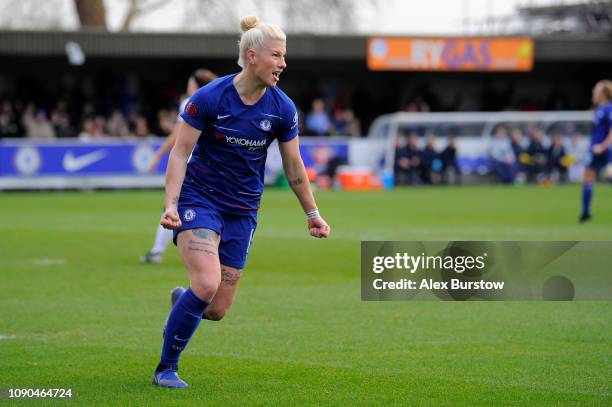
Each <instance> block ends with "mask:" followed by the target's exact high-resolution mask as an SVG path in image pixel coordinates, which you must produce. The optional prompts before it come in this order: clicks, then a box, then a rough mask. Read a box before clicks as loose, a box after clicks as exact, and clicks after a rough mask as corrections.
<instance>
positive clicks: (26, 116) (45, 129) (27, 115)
mask: <svg viewBox="0 0 612 407" xmlns="http://www.w3.org/2000/svg"><path fill="white" fill-rule="evenodd" d="M21 122H22V124H23V127H24V128H25V131H26V133H25V134H26V137H28V138H34V139H45V140H52V139H54V138H55V131H54V130H53V126H52V125H51V122H50V121H49V120H48V119H47V112H45V111H44V110H43V109H38V110H36V112H34V105H33V104H29V105H28V106H27V107H26V109H25V111H24V112H23V116H21Z"/></svg>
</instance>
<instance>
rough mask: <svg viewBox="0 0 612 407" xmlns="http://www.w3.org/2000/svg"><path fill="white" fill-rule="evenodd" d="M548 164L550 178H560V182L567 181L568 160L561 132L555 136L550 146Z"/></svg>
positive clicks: (554, 179) (555, 179)
mask: <svg viewBox="0 0 612 407" xmlns="http://www.w3.org/2000/svg"><path fill="white" fill-rule="evenodd" d="M547 164H548V165H547V173H548V178H549V179H551V180H553V181H557V180H558V181H559V182H560V183H564V182H566V181H567V166H568V162H567V157H566V153H565V147H564V145H563V136H561V134H559V133H556V134H555V135H554V136H553V142H552V144H551V145H550V147H549V148H548V157H547Z"/></svg>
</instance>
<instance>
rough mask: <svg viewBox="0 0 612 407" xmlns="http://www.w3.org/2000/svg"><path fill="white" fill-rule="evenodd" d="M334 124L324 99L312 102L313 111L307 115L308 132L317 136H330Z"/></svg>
mask: <svg viewBox="0 0 612 407" xmlns="http://www.w3.org/2000/svg"><path fill="white" fill-rule="evenodd" d="M331 130H332V123H331V120H330V119H329V116H328V115H327V112H326V111H325V104H324V103H323V100H322V99H319V98H317V99H314V100H313V101H312V110H311V111H310V112H309V113H308V114H307V115H306V131H307V132H308V133H309V134H311V135H315V136H329V134H330V132H331Z"/></svg>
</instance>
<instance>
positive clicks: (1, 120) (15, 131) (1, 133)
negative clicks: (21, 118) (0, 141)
mask: <svg viewBox="0 0 612 407" xmlns="http://www.w3.org/2000/svg"><path fill="white" fill-rule="evenodd" d="M19 136H20V134H19V126H17V123H15V122H13V120H12V117H11V114H10V112H7V111H4V110H2V111H0V138H3V137H7V138H8V137H10V138H13V137H19Z"/></svg>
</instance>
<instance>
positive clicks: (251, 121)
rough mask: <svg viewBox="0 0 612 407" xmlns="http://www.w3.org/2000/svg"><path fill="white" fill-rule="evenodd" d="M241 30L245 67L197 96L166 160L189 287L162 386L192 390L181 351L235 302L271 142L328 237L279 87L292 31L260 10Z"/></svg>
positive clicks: (170, 210) (311, 220)
mask: <svg viewBox="0 0 612 407" xmlns="http://www.w3.org/2000/svg"><path fill="white" fill-rule="evenodd" d="M240 28H241V29H242V31H243V34H242V37H241V39H240V46H239V58H238V65H240V66H241V67H242V71H241V72H240V73H238V74H234V75H229V76H225V77H222V78H219V79H217V80H215V81H213V82H212V83H210V84H208V85H206V86H205V87H203V88H202V89H200V90H198V91H197V92H196V93H195V94H194V95H193V96H192V97H191V99H190V100H189V102H188V103H187V105H186V106H185V110H184V111H183V113H182V114H181V116H182V118H183V120H184V122H182V123H179V124H178V126H179V128H178V138H177V141H176V144H175V145H174V148H173V149H172V152H171V153H170V158H169V162H168V169H167V173H166V199H165V208H166V210H165V212H164V214H163V215H162V218H161V221H160V224H161V225H163V226H164V227H166V228H169V229H174V240H175V243H176V244H177V246H178V248H179V252H180V254H181V257H182V258H183V262H184V263H185V266H186V267H187V271H188V272H189V280H190V283H191V287H190V288H189V289H187V290H186V291H184V292H182V293H181V292H177V291H176V290H174V291H173V301H174V300H176V303H175V304H174V306H173V308H172V311H170V315H169V317H168V321H167V324H166V329H165V332H164V344H163V348H162V354H161V360H160V363H159V365H158V366H157V369H156V371H155V376H154V379H153V383H154V384H157V385H159V386H162V387H179V388H184V387H187V384H186V383H185V382H184V381H183V380H181V379H180V378H179V377H178V374H177V371H178V361H179V356H180V354H181V352H182V351H183V349H184V348H185V346H186V345H187V343H188V342H189V339H190V338H191V336H192V335H193V333H194V332H195V330H196V329H197V327H198V325H199V324H200V320H201V319H202V318H205V319H210V320H215V321H218V320H220V319H221V318H223V316H224V315H225V313H226V312H227V310H228V309H229V308H230V306H231V305H232V301H233V299H234V296H235V294H236V289H237V288H238V281H239V279H240V272H241V270H242V269H243V268H244V266H245V263H246V259H247V255H248V251H249V247H250V245H251V242H252V240H253V234H254V233H255V227H256V226H257V209H258V206H259V201H260V198H261V194H262V192H263V187H264V183H263V179H264V167H265V161H266V154H267V148H268V146H269V145H270V143H272V141H273V140H274V139H277V140H278V141H279V149H280V152H281V156H282V160H283V168H284V170H285V175H286V176H287V179H288V180H289V183H290V185H291V187H292V189H293V191H294V192H295V194H296V196H297V199H298V200H299V201H300V204H301V205H302V208H303V209H304V212H305V213H306V217H307V224H308V230H309V232H310V235H311V236H314V237H317V238H326V237H328V236H329V234H330V232H331V230H330V227H329V226H328V225H327V223H326V222H325V221H324V220H323V218H321V216H320V215H319V211H318V210H317V205H316V203H315V200H314V197H313V195H312V191H311V190H310V184H309V183H308V177H307V175H306V171H305V169H304V163H303V161H302V158H301V156H300V151H299V144H298V137H297V135H298V131H297V124H298V123H297V120H298V117H297V111H296V108H295V105H294V104H293V102H292V101H291V99H289V97H287V96H286V95H285V94H284V93H283V92H282V91H281V90H280V89H278V88H277V87H276V84H277V83H278V81H279V79H280V75H281V74H282V72H283V70H284V69H285V68H286V67H287V64H286V63H285V53H286V36H285V33H283V31H282V30H281V29H280V28H279V27H278V26H276V25H273V24H267V23H263V22H260V21H259V19H258V18H257V17H255V16H249V17H245V18H243V19H242V21H241V22H240ZM192 150H193V151H192ZM190 154H191V158H189V157H190ZM178 294H180V296H179V295H178Z"/></svg>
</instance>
